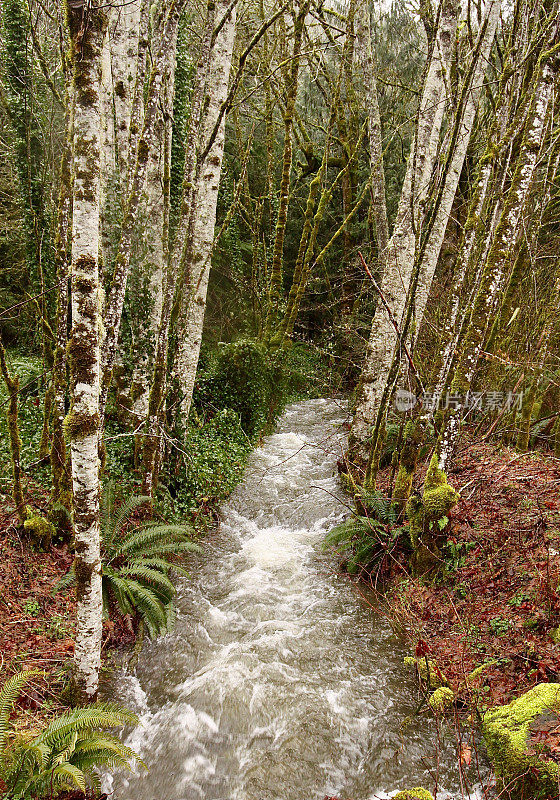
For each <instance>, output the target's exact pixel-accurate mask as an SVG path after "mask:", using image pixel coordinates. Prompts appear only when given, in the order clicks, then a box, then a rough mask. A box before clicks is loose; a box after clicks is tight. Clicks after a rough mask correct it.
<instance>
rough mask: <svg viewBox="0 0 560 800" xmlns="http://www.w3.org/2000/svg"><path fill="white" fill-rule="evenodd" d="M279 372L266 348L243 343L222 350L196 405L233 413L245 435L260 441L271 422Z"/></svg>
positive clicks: (200, 387)
mask: <svg viewBox="0 0 560 800" xmlns="http://www.w3.org/2000/svg"><path fill="white" fill-rule="evenodd" d="M278 372H279V370H278V369H277V368H276V365H275V363H274V361H273V359H272V358H271V357H270V356H269V354H268V352H267V350H266V348H265V347H264V345H262V344H261V343H259V342H256V341H252V340H250V339H240V340H239V341H237V342H232V343H231V344H227V345H225V346H223V347H222V348H221V349H220V350H219V352H218V355H217V358H216V359H215V362H214V364H213V366H212V367H211V369H210V371H209V373H208V374H207V375H206V376H205V377H204V378H202V380H199V382H198V385H197V391H196V395H195V402H196V404H197V407H198V408H208V407H212V406H213V407H214V408H216V409H218V410H222V409H225V408H230V409H233V411H236V412H237V414H238V415H239V418H240V420H241V427H242V428H243V430H244V431H245V433H246V434H247V435H248V436H250V437H258V436H259V434H260V433H262V432H263V431H264V429H265V427H266V425H267V423H268V424H270V422H272V419H271V417H272V416H273V414H274V408H273V400H274V399H275V397H274V394H275V393H274V387H275V383H276V382H275V378H278V377H279V375H278Z"/></svg>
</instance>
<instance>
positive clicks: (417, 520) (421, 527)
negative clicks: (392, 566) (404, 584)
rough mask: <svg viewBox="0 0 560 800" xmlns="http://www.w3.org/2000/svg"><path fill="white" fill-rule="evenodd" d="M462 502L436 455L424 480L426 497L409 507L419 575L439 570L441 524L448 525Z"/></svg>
mask: <svg viewBox="0 0 560 800" xmlns="http://www.w3.org/2000/svg"><path fill="white" fill-rule="evenodd" d="M458 501H459V495H458V493H457V492H456V491H455V489H454V488H453V487H452V486H451V485H450V484H449V483H448V482H447V476H446V474H445V472H443V471H442V470H441V469H440V468H439V466H438V457H437V452H436V453H434V455H433V456H432V460H431V462H430V466H429V467H428V471H427V473H426V477H425V479H424V491H423V494H422V497H421V498H420V497H419V496H414V497H412V498H411V499H410V500H409V501H408V503H407V505H406V516H407V519H408V520H409V522H410V540H411V544H412V547H413V550H414V553H413V557H412V566H413V568H414V570H415V572H416V573H417V574H422V573H424V572H427V571H428V570H431V569H433V568H437V567H438V566H439V564H441V561H442V559H441V552H440V546H441V544H442V540H443V533H442V528H441V525H442V522H441V521H442V520H443V524H444V523H445V518H446V517H447V515H448V514H449V512H450V511H451V509H452V508H453V507H454V506H455V505H457V502H458ZM444 526H445V525H444Z"/></svg>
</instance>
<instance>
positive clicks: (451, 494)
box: [422, 483, 459, 524]
mask: <svg viewBox="0 0 560 800" xmlns="http://www.w3.org/2000/svg"><path fill="white" fill-rule="evenodd" d="M458 500H459V495H458V494H457V492H456V491H455V489H454V488H453V487H452V486H450V485H449V484H447V483H446V484H445V485H444V486H438V488H437V489H432V491H431V492H424V495H423V496H422V503H423V506H424V520H425V522H428V523H429V524H432V523H434V522H437V521H438V520H440V519H442V518H443V517H446V516H447V514H449V512H450V511H451V509H452V508H453V506H456V505H457V502H458Z"/></svg>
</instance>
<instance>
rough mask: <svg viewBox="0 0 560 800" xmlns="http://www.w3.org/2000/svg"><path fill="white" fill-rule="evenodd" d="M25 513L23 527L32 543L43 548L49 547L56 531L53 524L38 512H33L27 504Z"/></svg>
mask: <svg viewBox="0 0 560 800" xmlns="http://www.w3.org/2000/svg"><path fill="white" fill-rule="evenodd" d="M25 514H26V520H25V522H24V523H23V528H24V530H25V532H26V533H27V535H28V536H29V538H30V539H31V541H32V542H33V544H35V545H37V546H38V547H43V548H45V549H46V548H47V547H50V545H51V542H52V538H53V536H54V535H55V533H56V531H55V528H54V525H53V524H52V523H51V522H49V520H48V519H46V518H45V517H42V516H41V515H40V514H35V513H34V512H33V510H32V509H31V508H30V507H29V506H26V508H25Z"/></svg>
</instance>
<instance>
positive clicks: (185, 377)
mask: <svg viewBox="0 0 560 800" xmlns="http://www.w3.org/2000/svg"><path fill="white" fill-rule="evenodd" d="M229 5H230V3H229V2H228V0H220V2H218V3H217V6H216V16H217V18H218V19H221V18H222V17H223V16H224V14H225V13H226V12H227V9H228V7H229ZM235 25H236V8H233V9H232V11H231V13H230V15H229V17H228V19H227V20H226V21H225V23H224V25H223V27H222V29H221V31H220V33H219V34H218V36H217V38H216V41H215V43H214V46H213V48H212V51H211V54H210V66H209V72H208V82H207V92H206V94H207V97H208V101H209V102H208V109H207V113H206V116H205V118H204V138H207V137H208V136H209V135H210V134H211V133H212V131H213V130H214V127H215V124H216V121H217V119H218V115H219V113H220V108H221V106H222V104H223V102H224V101H225V99H226V97H227V93H228V84H229V74H230V68H231V60H232V54H233V44H234V40H235ZM224 140H225V115H224V116H223V117H222V120H221V123H220V127H219V131H218V134H217V136H216V137H215V139H214V142H213V144H212V147H211V148H210V151H209V153H208V156H207V157H206V159H205V160H204V163H203V164H201V166H200V173H199V179H198V185H197V189H196V204H195V207H194V219H193V228H192V230H193V243H192V254H193V255H192V263H191V264H190V265H188V267H189V269H188V272H187V274H188V277H189V287H188V292H187V293H185V295H184V297H183V305H182V309H181V314H180V317H179V322H178V346H177V355H176V360H175V373H176V376H177V379H178V385H179V391H180V412H179V413H180V419H181V421H182V425H183V428H186V421H187V418H188V415H189V410H190V406H191V401H192V393H193V388H194V381H195V376H196V370H197V366H198V358H199V355H200V345H201V342H202V329H203V326H204V313H205V309H206V295H207V290H208V280H209V277H210V266H211V259H212V250H213V244H214V228H215V225H216V206H217V202H218V191H219V188H220V175H221V170H222V159H223V154H224Z"/></svg>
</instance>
